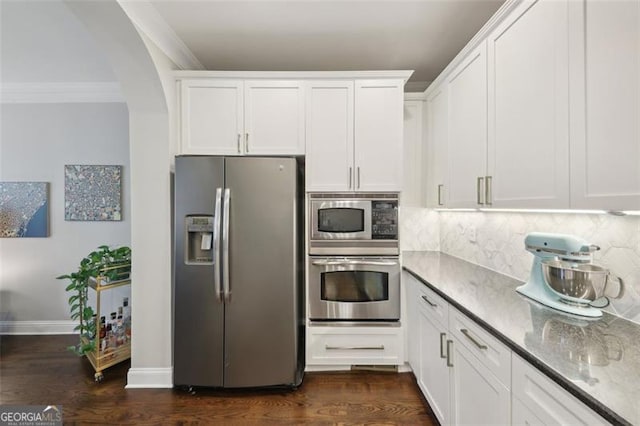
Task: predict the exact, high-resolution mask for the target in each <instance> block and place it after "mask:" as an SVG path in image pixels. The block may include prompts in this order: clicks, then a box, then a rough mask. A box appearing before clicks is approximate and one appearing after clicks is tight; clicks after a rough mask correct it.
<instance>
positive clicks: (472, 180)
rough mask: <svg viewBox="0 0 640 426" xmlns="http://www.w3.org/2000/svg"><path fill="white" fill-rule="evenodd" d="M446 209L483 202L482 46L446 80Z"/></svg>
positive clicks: (484, 84) (484, 77) (484, 101)
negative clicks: (447, 112) (447, 113)
mask: <svg viewBox="0 0 640 426" xmlns="http://www.w3.org/2000/svg"><path fill="white" fill-rule="evenodd" d="M447 92H448V111H449V115H448V160H449V161H448V169H449V170H448V177H449V179H448V183H449V185H448V186H449V188H448V190H447V207H454V208H455V207H467V208H468V207H478V206H481V205H482V204H483V203H484V185H485V183H484V176H485V175H486V170H487V165H486V164H487V55H486V45H485V43H481V44H480V46H478V47H477V48H476V49H474V50H473V51H472V52H470V53H469V55H467V57H466V58H465V59H464V60H463V61H462V63H460V64H459V65H458V66H457V67H456V68H455V69H454V70H453V71H452V72H451V74H450V75H449V76H448V77H447Z"/></svg>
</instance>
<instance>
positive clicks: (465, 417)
mask: <svg viewBox="0 0 640 426" xmlns="http://www.w3.org/2000/svg"><path fill="white" fill-rule="evenodd" d="M450 341H451V342H452V344H451V345H450V349H452V351H453V354H452V357H453V368H452V369H451V371H452V383H451V407H452V413H451V424H457V425H464V424H467V425H478V424H485V425H506V424H509V423H510V421H511V392H510V391H509V389H508V388H507V387H506V386H505V385H503V384H502V383H501V382H500V381H499V380H498V379H497V378H496V377H495V376H494V375H493V374H492V373H491V372H490V371H489V369H488V368H487V367H485V366H484V365H483V364H482V363H480V361H478V360H477V359H476V358H475V357H474V356H473V354H472V353H471V352H469V350H468V349H467V348H465V347H464V346H462V345H461V344H460V343H459V342H458V340H457V339H455V338H453V339H451V340H450ZM450 356H451V355H450Z"/></svg>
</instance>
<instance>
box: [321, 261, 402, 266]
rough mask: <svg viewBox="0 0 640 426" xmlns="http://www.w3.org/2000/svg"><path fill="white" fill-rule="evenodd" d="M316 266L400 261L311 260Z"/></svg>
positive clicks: (393, 263)
mask: <svg viewBox="0 0 640 426" xmlns="http://www.w3.org/2000/svg"><path fill="white" fill-rule="evenodd" d="M311 264H312V265H315V266H335V265H345V266H351V265H364V266H396V265H397V264H398V262H393V261H390V260H387V261H384V260H314V261H312V262H311Z"/></svg>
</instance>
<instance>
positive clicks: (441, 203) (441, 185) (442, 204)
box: [438, 184, 444, 206]
mask: <svg viewBox="0 0 640 426" xmlns="http://www.w3.org/2000/svg"><path fill="white" fill-rule="evenodd" d="M443 188H444V185H443V184H440V185H438V205H439V206H444V203H443V202H442V189H443Z"/></svg>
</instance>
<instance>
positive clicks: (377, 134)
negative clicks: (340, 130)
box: [354, 79, 404, 192]
mask: <svg viewBox="0 0 640 426" xmlns="http://www.w3.org/2000/svg"><path fill="white" fill-rule="evenodd" d="M403 88H404V82H403V81H402V80H395V79H389V80H358V81H356V83H355V164H354V167H355V182H356V190H357V191H365V192H371V191H400V190H401V189H402V128H403V117H402V115H403V109H402V105H403V100H404V94H403Z"/></svg>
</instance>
